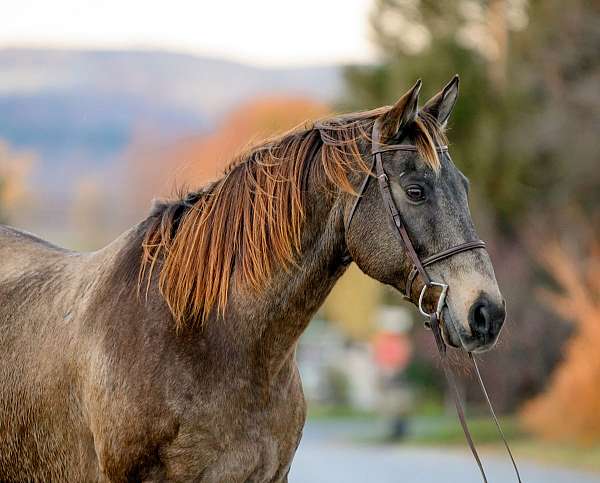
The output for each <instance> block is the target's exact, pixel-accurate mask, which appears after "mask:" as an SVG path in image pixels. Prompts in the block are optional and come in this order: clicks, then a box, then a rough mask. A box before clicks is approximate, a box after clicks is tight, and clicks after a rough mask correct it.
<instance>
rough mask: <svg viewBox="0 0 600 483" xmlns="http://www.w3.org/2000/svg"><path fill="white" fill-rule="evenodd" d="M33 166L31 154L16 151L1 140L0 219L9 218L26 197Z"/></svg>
mask: <svg viewBox="0 0 600 483" xmlns="http://www.w3.org/2000/svg"><path fill="white" fill-rule="evenodd" d="M32 166H33V157H32V156H31V155H30V154H27V153H17V152H14V151H13V150H11V149H10V148H9V146H8V145H7V144H5V143H4V142H3V141H1V140H0V221H2V219H3V218H9V216H8V214H10V213H11V212H13V211H16V210H17V209H18V208H19V206H20V205H21V204H22V203H23V202H24V200H25V199H26V197H27V194H28V193H27V177H28V176H29V174H30V172H31V168H32Z"/></svg>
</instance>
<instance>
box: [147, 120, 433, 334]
mask: <svg viewBox="0 0 600 483" xmlns="http://www.w3.org/2000/svg"><path fill="white" fill-rule="evenodd" d="M388 109H389V108H380V109H377V110H373V111H367V112H361V113H355V114H352V115H346V116H339V117H335V118H330V119H325V120H322V121H320V122H318V123H315V124H304V125H302V126H300V127H297V128H295V129H292V130H291V131H288V132H286V133H284V134H282V135H280V136H278V137H274V138H271V139H269V140H266V141H264V142H263V143H261V144H260V145H258V146H255V147H253V148H251V149H249V150H247V151H246V152H243V153H241V154H240V155H238V156H237V157H236V158H235V159H234V160H233V161H232V162H231V163H230V164H229V166H228V168H227V169H226V171H225V173H224V176H223V177H222V178H221V179H219V180H217V181H215V182H213V183H211V184H209V185H207V186H205V187H204V188H203V189H201V190H200V191H197V192H192V193H189V194H187V195H184V196H181V197H179V198H178V199H177V200H175V201H171V202H167V203H163V204H161V205H160V206H159V207H158V208H157V209H155V210H154V212H153V213H152V214H151V216H150V217H149V225H148V228H147V230H146V233H145V236H144V240H143V260H142V264H141V269H140V286H142V283H143V281H144V280H145V281H146V283H147V284H148V285H147V287H148V286H149V284H150V281H151V278H152V272H153V270H154V268H155V267H156V266H157V263H158V266H159V267H160V275H159V278H158V284H159V288H160V291H161V293H162V295H163V297H164V299H165V300H166V302H167V304H168V306H169V308H170V310H171V312H172V314H173V317H174V318H175V321H176V323H177V326H178V328H181V327H183V326H184V325H185V324H186V321H198V322H200V323H202V322H203V321H204V320H205V319H206V318H207V317H208V316H209V314H210V313H211V312H212V311H213V310H214V309H217V310H218V311H219V312H220V313H221V314H222V313H224V310H225V306H226V305H227V298H228V293H229V287H230V284H231V283H232V280H235V283H236V284H239V285H243V286H247V287H250V288H251V289H260V288H261V287H263V286H264V284H265V283H266V282H267V281H268V280H269V277H270V276H271V274H272V272H273V269H274V267H275V266H280V267H283V268H289V267H290V266H291V265H292V264H293V263H294V260H295V257H296V255H297V254H298V253H299V251H300V248H301V246H300V244H301V229H302V222H303V219H304V214H305V205H304V191H305V190H306V185H305V183H306V180H307V177H308V173H309V170H310V169H317V170H319V172H320V173H321V174H323V175H324V176H323V179H325V180H327V181H328V182H329V183H331V185H333V187H334V188H335V189H338V190H343V191H345V192H349V193H355V188H354V186H353V185H352V183H351V181H350V178H349V176H350V175H351V174H352V173H356V172H360V173H369V169H370V168H369V165H368V164H367V163H365V162H364V160H363V159H362V157H361V152H360V149H359V145H360V143H361V142H365V141H366V142H370V133H371V129H372V126H373V122H374V120H375V119H376V118H377V117H378V116H380V115H381V114H383V113H385V112H386V110H388ZM408 128H409V129H410V130H411V136H412V138H413V139H414V140H415V143H416V145H417V148H418V149H419V152H420V154H421V156H422V158H423V159H424V160H425V162H426V163H428V164H429V165H430V166H431V167H432V168H434V169H436V170H437V169H438V167H439V159H438V157H437V152H436V149H435V145H436V144H437V143H439V142H440V140H442V139H443V132H441V130H440V129H439V127H438V126H437V124H436V123H435V121H434V120H432V119H431V118H430V117H428V116H427V115H426V114H424V113H420V114H419V116H418V117H417V119H416V120H415V122H414V123H413V125H412V126H409V127H408ZM319 151H320V156H317V154H318V153H319ZM314 163H317V164H316V165H315V164H314ZM232 275H233V278H232Z"/></svg>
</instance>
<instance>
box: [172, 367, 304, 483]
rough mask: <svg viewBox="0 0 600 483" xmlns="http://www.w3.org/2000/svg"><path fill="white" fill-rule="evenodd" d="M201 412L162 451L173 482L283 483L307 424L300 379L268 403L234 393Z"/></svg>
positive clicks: (213, 402) (204, 406)
mask: <svg viewBox="0 0 600 483" xmlns="http://www.w3.org/2000/svg"><path fill="white" fill-rule="evenodd" d="M202 409H203V411H202V414H199V415H198V417H196V418H191V419H190V420H189V421H188V422H187V423H186V424H184V425H183V426H182V427H181V428H180V431H179V434H178V436H177V438H176V439H175V440H174V441H172V442H171V444H169V446H168V447H167V448H164V451H163V452H162V453H163V455H164V458H163V462H164V463H165V465H166V469H167V471H166V473H167V475H168V477H169V479H173V480H186V479H188V478H190V479H199V480H200V481H203V482H222V481H228V482H252V483H259V482H260V483H263V482H265V483H266V482H279V481H285V478H286V475H287V473H288V471H289V468H290V465H291V462H292V458H293V456H294V453H295V451H296V448H297V446H298V443H299V442H300V436H301V433H302V427H303V425H304V420H305V403H304V397H303V395H302V390H301V387H300V381H299V379H298V380H294V381H293V384H291V385H290V386H288V387H286V388H285V389H284V390H280V391H275V392H274V393H273V394H271V395H270V397H269V398H268V399H267V400H261V398H259V397H256V398H255V400H250V401H249V400H248V398H247V397H244V395H243V393H237V394H231V393H230V394H229V395H227V396H226V397H215V398H214V400H213V401H212V402H211V403H209V404H208V405H207V404H206V402H205V404H204V405H203V407H202Z"/></svg>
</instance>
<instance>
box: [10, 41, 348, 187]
mask: <svg viewBox="0 0 600 483" xmlns="http://www.w3.org/2000/svg"><path fill="white" fill-rule="evenodd" d="M340 91H341V77H340V73H339V69H338V67H336V66H329V67H327V66H326V67H308V68H290V69H272V68H258V67H252V66H249V65H244V64H240V63H235V62H229V61H224V60H219V59H211V58H205V57H196V56H192V55H186V54H177V53H168V52H158V51H156V52H155V51H76V50H69V51H63V50H33V49H0V138H2V139H5V140H7V141H8V142H9V143H10V144H11V145H12V146H14V147H16V148H21V149H31V150H32V151H34V152H35V153H37V154H38V156H39V158H40V162H39V169H38V171H37V173H38V174H37V180H38V183H37V184H39V187H40V188H42V189H44V190H48V191H51V192H55V193H60V192H64V191H65V186H66V185H68V184H71V183H72V182H73V181H74V180H75V179H77V177H79V176H81V175H83V174H85V173H87V172H88V171H94V170H99V169H103V168H105V167H107V166H108V165H110V164H111V163H115V162H116V160H118V159H119V156H120V155H121V154H122V152H123V150H124V149H125V148H126V147H127V146H128V144H129V141H130V140H131V138H132V136H133V133H134V132H135V131H136V130H138V129H144V130H147V131H151V132H155V133H157V135H158V136H161V137H164V138H165V139H167V140H168V139H176V138H177V137H179V136H183V135H187V134H189V133H200V132H206V131H208V130H210V129H211V128H212V127H213V126H214V125H215V123H216V122H217V121H218V120H219V118H220V117H221V116H222V115H223V114H224V113H226V112H228V111H229V110H231V109H232V108H233V107H234V106H236V105H237V104H239V103H240V102H242V101H246V100H248V99H251V98H254V97H257V96H261V95H273V94H283V95H299V96H306V97H309V98H314V99H316V100H319V101H325V102H329V101H332V100H334V99H335V98H337V97H338V96H339V93H340Z"/></svg>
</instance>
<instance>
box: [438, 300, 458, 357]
mask: <svg viewBox="0 0 600 483" xmlns="http://www.w3.org/2000/svg"><path fill="white" fill-rule="evenodd" d="M441 328H442V339H444V342H445V343H446V345H449V346H450V347H454V348H455V349H461V348H463V347H464V344H463V341H462V337H461V335H460V333H459V328H458V327H457V324H456V323H455V322H454V319H453V318H452V315H450V310H448V307H444V309H443V310H442V324H441Z"/></svg>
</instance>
